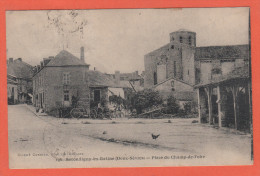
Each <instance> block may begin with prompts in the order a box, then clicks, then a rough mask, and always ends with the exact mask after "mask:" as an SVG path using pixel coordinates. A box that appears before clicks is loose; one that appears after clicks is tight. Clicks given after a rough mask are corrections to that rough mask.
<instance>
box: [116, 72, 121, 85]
mask: <svg viewBox="0 0 260 176" xmlns="http://www.w3.org/2000/svg"><path fill="white" fill-rule="evenodd" d="M115 79H116V81H115V83H116V84H117V85H118V84H120V71H115Z"/></svg>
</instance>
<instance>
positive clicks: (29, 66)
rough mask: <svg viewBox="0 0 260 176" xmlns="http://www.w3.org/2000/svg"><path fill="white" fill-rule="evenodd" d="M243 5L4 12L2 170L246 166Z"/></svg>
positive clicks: (249, 139)
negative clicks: (5, 152) (6, 167)
mask: <svg viewBox="0 0 260 176" xmlns="http://www.w3.org/2000/svg"><path fill="white" fill-rule="evenodd" d="M249 10H250V8H248V7H236V8H235V7H233V8H169V9H109V10H105V9H99V10H76V9H75V10H26V11H6V42H7V43H6V55H7V58H6V62H7V90H8V92H7V93H8V100H6V101H8V149H9V167H10V169H29V168H33V169H34V168H36V169H37V168H42V169H43V168H104V167H105V168H107V167H165V166H224V165H252V164H253V161H254V157H253V156H254V152H253V130H252V88H251V87H252V86H251V45H250V15H249V14H250V13H249Z"/></svg>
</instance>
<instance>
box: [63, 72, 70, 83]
mask: <svg viewBox="0 0 260 176" xmlns="http://www.w3.org/2000/svg"><path fill="white" fill-rule="evenodd" d="M63 84H70V73H63Z"/></svg>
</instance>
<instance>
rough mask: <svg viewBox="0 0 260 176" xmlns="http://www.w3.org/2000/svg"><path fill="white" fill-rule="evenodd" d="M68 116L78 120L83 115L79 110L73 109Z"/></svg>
mask: <svg viewBox="0 0 260 176" xmlns="http://www.w3.org/2000/svg"><path fill="white" fill-rule="evenodd" d="M70 115H71V117H73V118H77V119H78V118H80V117H81V116H82V115H83V112H82V111H81V110H80V109H78V108H73V109H72V110H71V111H70Z"/></svg>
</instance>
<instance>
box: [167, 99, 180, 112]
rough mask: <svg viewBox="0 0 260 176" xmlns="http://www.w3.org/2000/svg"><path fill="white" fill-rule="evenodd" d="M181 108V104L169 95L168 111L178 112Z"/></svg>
mask: <svg viewBox="0 0 260 176" xmlns="http://www.w3.org/2000/svg"><path fill="white" fill-rule="evenodd" d="M179 110H180V106H179V104H178V103H177V101H176V99H175V98H174V97H173V96H169V97H168V99H167V113H169V114H176V113H178V112H179Z"/></svg>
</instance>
